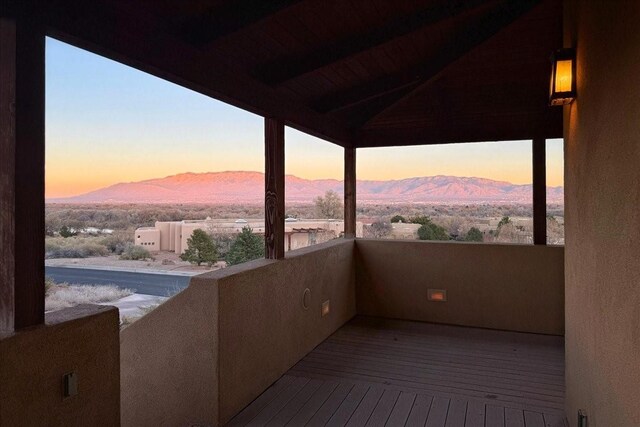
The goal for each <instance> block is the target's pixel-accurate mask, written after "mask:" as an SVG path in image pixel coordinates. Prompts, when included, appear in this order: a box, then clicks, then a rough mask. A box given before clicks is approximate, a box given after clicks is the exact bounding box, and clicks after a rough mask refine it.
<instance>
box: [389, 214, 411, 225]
mask: <svg viewBox="0 0 640 427" xmlns="http://www.w3.org/2000/svg"><path fill="white" fill-rule="evenodd" d="M390 222H391V223H395V222H407V220H406V219H405V218H404V217H403V216H402V215H395V216H393V217H392V218H391V221H390Z"/></svg>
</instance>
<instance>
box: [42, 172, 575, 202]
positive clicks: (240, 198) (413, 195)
mask: <svg viewBox="0 0 640 427" xmlns="http://www.w3.org/2000/svg"><path fill="white" fill-rule="evenodd" d="M342 187H343V184H342V181H340V180H335V179H303V178H298V177H296V176H293V175H287V177H286V181H285V188H286V199H287V202H293V203H311V202H313V200H314V198H316V197H317V196H321V195H323V194H324V193H325V192H326V191H329V190H332V191H335V192H337V193H339V194H342V189H343V188H342ZM357 194H358V201H359V202H360V203H531V200H532V187H531V185H530V184H529V185H526V184H525V185H517V184H511V183H509V182H504V181H494V180H491V179H486V178H472V177H457V176H443V175H438V176H423V177H415V178H406V179H399V180H387V181H366V180H363V181H358V183H357ZM547 199H548V201H549V202H550V203H563V200H564V189H563V187H547ZM263 200H264V174H263V173H261V172H236V171H233V172H209V173H182V174H178V175H172V176H168V177H165V178H157V179H149V180H146V181H139V182H128V183H119V184H115V185H112V186H109V187H105V188H102V189H99V190H95V191H91V192H89V193H85V194H81V195H78V196H74V197H67V198H59V199H50V200H47V202H52V203H218V204H220V203H224V204H230V203H263Z"/></svg>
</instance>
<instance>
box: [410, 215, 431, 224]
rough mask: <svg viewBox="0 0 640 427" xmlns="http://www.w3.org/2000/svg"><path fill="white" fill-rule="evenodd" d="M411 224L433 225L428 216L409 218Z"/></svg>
mask: <svg viewBox="0 0 640 427" xmlns="http://www.w3.org/2000/svg"><path fill="white" fill-rule="evenodd" d="M409 222H410V223H411V224H420V225H428V224H432V222H431V218H429V217H428V216H425V215H422V216H414V217H413V218H409Z"/></svg>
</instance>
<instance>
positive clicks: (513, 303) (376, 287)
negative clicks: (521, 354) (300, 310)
mask: <svg viewBox="0 0 640 427" xmlns="http://www.w3.org/2000/svg"><path fill="white" fill-rule="evenodd" d="M563 281H564V250H563V248H562V247H551V246H533V245H488V244H474V243H444V242H421V241H385V240H364V239H358V241H357V244H356V295H357V302H358V314H363V315H369V316H382V317H390V318H397V319H407V320H421V321H427V322H437V323H447V324H453V325H464V326H475V327H483V328H494V329H503V330H512V331H522V332H535V333H543V334H555V335H562V334H563V333H564V284H563ZM427 289H446V290H447V297H448V301H447V302H444V303H443V302H430V301H428V300H427Z"/></svg>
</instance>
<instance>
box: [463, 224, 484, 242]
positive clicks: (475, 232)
mask: <svg viewBox="0 0 640 427" xmlns="http://www.w3.org/2000/svg"><path fill="white" fill-rule="evenodd" d="M464 240H465V241H467V242H482V241H483V240H484V236H483V235H482V231H480V230H479V229H477V228H476V227H471V228H470V229H469V231H467V235H466V236H465V237H464Z"/></svg>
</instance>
